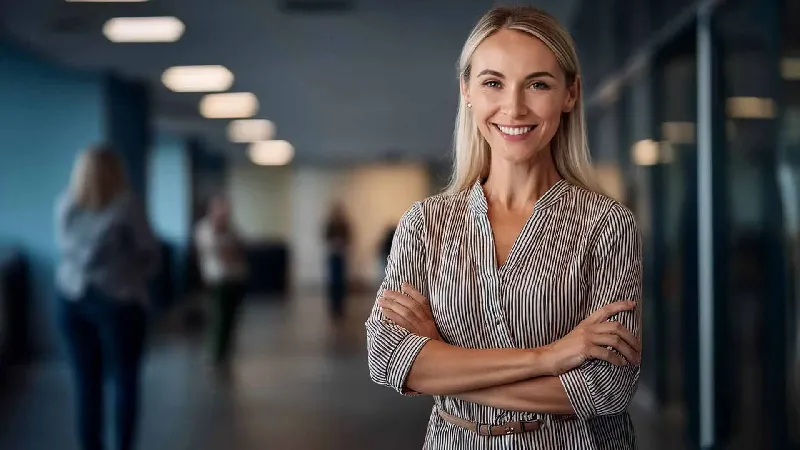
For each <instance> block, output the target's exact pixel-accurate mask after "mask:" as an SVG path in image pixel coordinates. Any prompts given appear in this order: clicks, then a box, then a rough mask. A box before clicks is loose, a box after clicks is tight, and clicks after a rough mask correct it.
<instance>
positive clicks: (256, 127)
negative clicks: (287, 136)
mask: <svg viewBox="0 0 800 450" xmlns="http://www.w3.org/2000/svg"><path fill="white" fill-rule="evenodd" d="M273 136H275V124H274V123H272V122H270V121H269V120H266V119H241V120H234V121H232V122H231V123H229V124H228V139H230V140H231V142H237V143H249V142H259V141H268V140H270V139H272V138H273Z"/></svg>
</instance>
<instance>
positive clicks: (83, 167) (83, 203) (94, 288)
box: [56, 147, 159, 450]
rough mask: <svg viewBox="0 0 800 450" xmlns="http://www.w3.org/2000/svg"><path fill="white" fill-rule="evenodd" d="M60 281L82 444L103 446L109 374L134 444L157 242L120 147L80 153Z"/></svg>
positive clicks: (119, 416)
mask: <svg viewBox="0 0 800 450" xmlns="http://www.w3.org/2000/svg"><path fill="white" fill-rule="evenodd" d="M56 209H57V211H56V242H57V245H58V250H59V257H60V261H59V265H58V270H57V275H56V286H57V289H58V294H59V297H60V298H59V307H60V310H61V315H60V322H61V327H62V329H63V332H64V336H65V340H66V347H67V350H68V354H69V359H70V363H71V366H72V367H71V368H72V372H73V375H74V380H75V388H76V392H77V396H76V398H77V406H78V413H77V419H78V424H77V427H78V437H79V441H80V448H81V449H82V450H101V449H103V448H105V445H104V443H103V440H104V437H105V427H104V418H105V405H106V402H105V399H104V397H105V396H104V386H105V379H106V375H108V376H109V377H110V378H111V380H112V381H113V387H114V394H115V399H114V402H113V403H112V404H113V405H114V406H113V408H114V413H115V421H114V425H115V429H114V431H115V441H116V445H115V447H114V448H116V449H117V450H131V449H132V448H133V446H134V442H135V437H136V434H137V433H136V432H137V423H138V417H139V373H140V367H141V361H142V355H143V353H144V347H145V335H146V319H147V313H146V309H145V305H146V304H147V300H148V299H147V284H148V281H149V280H150V279H151V278H152V276H153V275H155V273H156V270H157V267H158V261H159V244H158V241H157V240H156V239H155V237H154V236H153V233H152V231H151V228H150V225H149V223H148V220H147V217H146V214H145V211H144V208H143V206H142V204H141V203H140V202H139V200H138V199H137V198H136V196H135V195H134V194H133V193H132V191H131V190H130V187H129V186H128V182H127V177H126V176H125V170H124V169H123V166H122V162H121V160H120V158H119V156H117V154H116V153H115V152H114V151H112V150H111V149H110V148H106V147H99V148H95V149H90V150H88V151H86V152H84V153H83V154H81V155H80V156H79V157H78V159H77V161H76V163H75V167H74V169H73V172H72V179H71V182H70V185H69V187H68V189H67V191H66V192H65V193H64V194H63V195H62V196H61V197H60V198H59V199H58V202H57V206H56Z"/></svg>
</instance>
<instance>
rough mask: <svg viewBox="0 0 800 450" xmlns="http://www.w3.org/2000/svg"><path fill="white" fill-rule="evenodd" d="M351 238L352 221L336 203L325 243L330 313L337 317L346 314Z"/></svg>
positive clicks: (332, 210) (327, 226)
mask: <svg viewBox="0 0 800 450" xmlns="http://www.w3.org/2000/svg"><path fill="white" fill-rule="evenodd" d="M350 238H351V235H350V223H349V221H348V220H347V215H346V214H345V212H344V207H343V206H342V205H341V204H340V203H336V204H334V205H333V207H332V208H331V212H330V214H329V216H328V221H327V223H326V225H325V243H326V245H327V249H328V302H329V303H328V305H329V310H330V314H331V316H332V317H333V318H335V319H338V318H341V317H342V315H344V301H345V297H346V296H347V252H348V249H349V247H350Z"/></svg>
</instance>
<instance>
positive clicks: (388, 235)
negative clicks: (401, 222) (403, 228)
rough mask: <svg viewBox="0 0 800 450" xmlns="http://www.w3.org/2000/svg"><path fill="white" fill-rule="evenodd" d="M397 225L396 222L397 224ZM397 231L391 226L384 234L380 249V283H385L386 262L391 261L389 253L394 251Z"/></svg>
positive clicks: (395, 227)
mask: <svg viewBox="0 0 800 450" xmlns="http://www.w3.org/2000/svg"><path fill="white" fill-rule="evenodd" d="M395 223H396V222H395ZM396 229H397V226H395V225H389V226H388V227H386V231H384V232H383V238H382V239H381V242H380V248H379V252H378V277H379V278H380V280H378V283H380V282H382V281H383V277H384V276H386V261H387V260H388V259H389V253H391V251H392V241H393V240H394V232H395V230H396Z"/></svg>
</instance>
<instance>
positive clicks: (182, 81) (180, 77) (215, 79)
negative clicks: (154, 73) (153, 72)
mask: <svg viewBox="0 0 800 450" xmlns="http://www.w3.org/2000/svg"><path fill="white" fill-rule="evenodd" d="M161 82H162V83H164V86H166V87H167V88H168V89H169V90H171V91H173V92H220V91H227V90H228V89H230V87H231V85H232V84H233V74H232V73H231V71H230V70H228V69H227V68H226V67H224V66H176V67H170V68H169V69H167V70H165V71H164V73H163V74H162V75H161Z"/></svg>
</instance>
